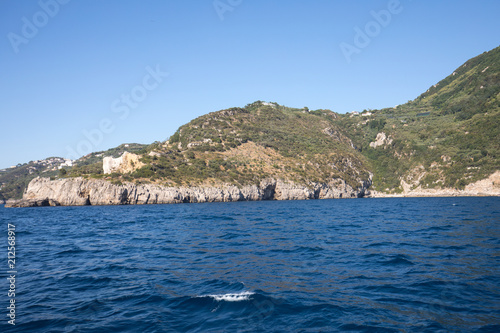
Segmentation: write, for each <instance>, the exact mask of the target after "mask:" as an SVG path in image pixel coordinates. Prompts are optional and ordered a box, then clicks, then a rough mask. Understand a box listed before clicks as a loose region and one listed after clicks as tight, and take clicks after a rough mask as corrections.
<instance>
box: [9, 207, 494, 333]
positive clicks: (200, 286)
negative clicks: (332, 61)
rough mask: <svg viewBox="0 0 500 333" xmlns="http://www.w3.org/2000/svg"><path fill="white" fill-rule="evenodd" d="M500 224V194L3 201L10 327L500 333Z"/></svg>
mask: <svg viewBox="0 0 500 333" xmlns="http://www.w3.org/2000/svg"><path fill="white" fill-rule="evenodd" d="M8 223H10V224H13V225H15V228H16V245H15V247H16V269H17V273H16V281H15V288H16V290H15V302H16V303H15V305H16V312H15V315H16V317H15V319H16V320H15V324H16V325H15V326H12V325H10V324H9V323H8V320H9V318H8V317H7V314H8V311H9V310H8V309H7V306H9V300H10V298H9V297H7V292H8V289H9V283H8V281H7V279H6V277H7V276H8V274H7V271H8V268H7V225H8ZM499 226H500V198H493V197H490V198H391V199H353V200H312V201H287V202H283V201H263V202H238V203H211V204H179V205H157V206H153V205H152V206H102V207H94V206H90V207H44V208H28V209H7V208H3V207H2V206H0V239H1V244H3V245H4V246H2V248H3V250H2V251H3V253H2V254H1V255H0V258H2V260H1V263H0V277H1V279H2V281H3V282H2V283H0V295H1V296H0V319H1V320H0V331H1V332H335V331H349V332H450V331H451V332H500V269H499V267H500V265H499V263H500V227H499Z"/></svg>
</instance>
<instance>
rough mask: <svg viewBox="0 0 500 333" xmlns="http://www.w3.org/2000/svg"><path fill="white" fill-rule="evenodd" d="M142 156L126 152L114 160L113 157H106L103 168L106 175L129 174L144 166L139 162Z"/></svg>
mask: <svg viewBox="0 0 500 333" xmlns="http://www.w3.org/2000/svg"><path fill="white" fill-rule="evenodd" d="M139 159H140V156H139V155H136V154H132V153H129V152H127V151H126V152H124V153H123V155H122V156H120V157H118V158H113V157H111V156H108V157H104V158H103V160H102V167H103V171H104V174H110V173H113V172H118V173H128V172H132V171H134V170H136V169H139V168H141V167H142V166H144V163H142V162H141V161H139Z"/></svg>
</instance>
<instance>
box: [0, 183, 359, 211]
mask: <svg viewBox="0 0 500 333" xmlns="http://www.w3.org/2000/svg"><path fill="white" fill-rule="evenodd" d="M368 186H369V183H368V182H365V183H363V184H360V186H359V187H358V188H352V187H351V186H350V185H348V184H346V183H345V182H344V181H343V180H340V179H337V180H334V181H331V182H329V183H310V184H309V185H308V186H305V185H299V184H295V183H292V182H285V181H283V180H280V179H266V180H263V181H261V182H260V183H259V184H258V185H250V186H243V187H237V186H233V185H221V186H213V187H201V186H200V187H165V186H159V185H154V184H143V185H136V184H134V183H125V184H122V185H115V184H112V183H110V182H108V181H105V180H97V179H84V178H81V177H79V178H66V179H59V180H50V179H49V178H40V177H38V178H35V179H33V180H32V181H31V182H30V184H29V185H28V188H27V189H26V192H25V193H24V195H23V199H21V200H9V201H8V202H7V204H6V207H38V206H85V205H142V204H167V203H188V202H192V203H194V202H231V201H256V200H306V199H334V198H358V197H363V196H365V194H367V188H368Z"/></svg>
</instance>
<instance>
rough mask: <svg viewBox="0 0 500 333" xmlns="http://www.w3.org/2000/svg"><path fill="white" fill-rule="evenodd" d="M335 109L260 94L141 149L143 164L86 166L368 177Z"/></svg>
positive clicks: (117, 178) (185, 174) (198, 176)
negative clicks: (291, 103)
mask: <svg viewBox="0 0 500 333" xmlns="http://www.w3.org/2000/svg"><path fill="white" fill-rule="evenodd" d="M337 117H338V115H337V114H335V113H333V112H331V111H329V110H316V111H309V110H307V109H293V108H288V107H284V106H281V105H278V104H276V103H264V102H260V101H258V102H255V103H252V104H249V105H247V106H245V107H244V108H231V109H227V110H222V111H218V112H212V113H209V114H207V115H204V116H201V117H199V118H196V119H194V120H193V121H191V122H189V123H188V124H186V125H184V126H181V127H180V128H179V129H178V130H177V131H176V133H175V134H174V135H172V137H171V138H170V139H169V140H168V141H167V142H163V143H161V142H157V143H154V144H152V145H151V146H149V147H148V148H147V149H146V150H145V151H143V152H142V155H143V157H142V159H141V161H142V162H143V163H145V164H146V165H145V166H143V167H142V168H140V169H138V170H136V171H134V172H132V173H129V174H126V175H122V174H112V175H103V174H95V173H92V172H89V173H87V174H88V175H89V176H91V177H95V178H108V179H112V180H113V181H114V182H122V181H136V182H155V183H160V184H164V185H188V186H189V185H211V184H220V183H223V184H234V185H248V184H254V183H257V182H259V181H261V180H263V179H265V178H268V177H274V178H280V179H283V180H288V181H293V182H298V183H302V184H309V183H310V182H328V181H330V180H333V179H343V180H345V181H346V182H347V183H348V184H350V185H351V186H353V187H358V186H359V185H360V182H361V181H367V180H368V179H369V172H368V168H367V165H366V160H365V158H364V157H363V156H362V155H361V154H360V152H359V151H357V150H356V149H354V147H353V146H352V145H351V140H350V139H349V138H347V137H346V136H345V135H343V134H342V133H341V131H340V129H339V128H338V127H337V124H336V118H337ZM94 167H95V168H98V167H99V165H98V163H96V164H95V165H94ZM69 174H70V175H72V176H77V175H84V176H85V175H86V174H85V173H81V172H80V173H75V172H74V171H73V170H71V171H70V172H69Z"/></svg>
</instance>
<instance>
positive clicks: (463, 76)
mask: <svg viewBox="0 0 500 333" xmlns="http://www.w3.org/2000/svg"><path fill="white" fill-rule="evenodd" d="M499 110H500V47H498V48H496V49H494V50H491V51H489V52H485V53H483V54H482V55H479V56H477V57H475V58H473V59H471V60H469V61H467V62H466V63H465V64H464V65H462V66H460V67H459V68H458V69H456V70H455V71H454V72H453V73H452V74H451V75H449V76H448V77H447V78H445V79H444V80H442V81H440V82H438V83H437V84H436V85H434V86H432V87H431V88H429V90H428V91H427V92H425V93H423V94H422V95H420V96H419V97H418V98H416V99H415V100H413V101H411V102H408V103H406V104H404V105H399V106H398V107H396V108H387V109H382V110H373V111H371V113H372V115H369V116H366V113H364V114H360V115H358V116H354V115H352V114H347V115H342V116H341V117H340V118H339V122H340V123H341V124H342V125H341V127H342V128H343V130H344V133H345V134H346V135H348V136H349V137H350V138H351V139H352V140H353V141H354V142H355V143H356V145H358V146H359V147H361V149H362V153H363V155H364V156H365V157H366V158H367V159H368V160H369V161H370V164H371V169H372V170H373V173H374V175H375V176H374V183H373V188H374V189H377V190H380V191H386V192H398V191H401V190H402V188H401V179H402V180H404V181H406V182H407V183H414V187H415V186H417V185H421V186H422V187H423V188H434V187H449V188H458V189H461V188H463V187H464V186H466V185H467V184H469V183H471V182H474V181H477V180H479V179H483V178H486V177H487V176H489V175H490V174H491V173H493V172H494V171H495V170H499V169H500V165H499V153H500V131H499V125H500V114H499ZM382 132H383V133H385V135H386V137H387V138H388V139H389V140H386V142H385V144H383V145H382V146H378V147H376V148H373V147H370V142H374V141H375V139H376V137H377V134H378V133H382ZM388 141H391V142H390V143H388ZM417 180H418V182H417Z"/></svg>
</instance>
